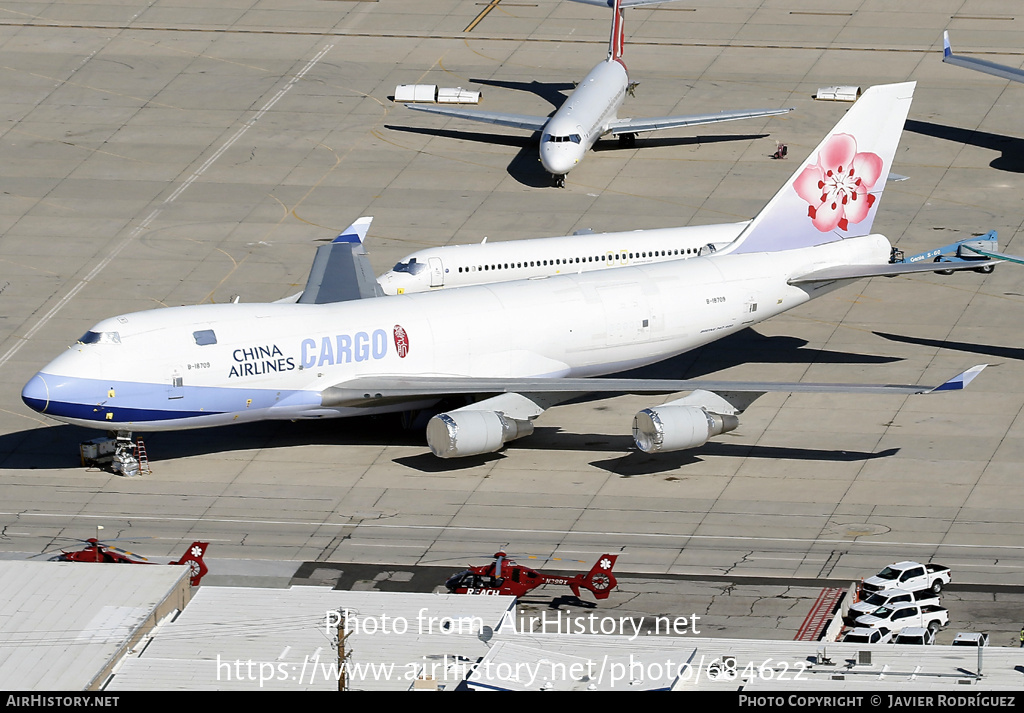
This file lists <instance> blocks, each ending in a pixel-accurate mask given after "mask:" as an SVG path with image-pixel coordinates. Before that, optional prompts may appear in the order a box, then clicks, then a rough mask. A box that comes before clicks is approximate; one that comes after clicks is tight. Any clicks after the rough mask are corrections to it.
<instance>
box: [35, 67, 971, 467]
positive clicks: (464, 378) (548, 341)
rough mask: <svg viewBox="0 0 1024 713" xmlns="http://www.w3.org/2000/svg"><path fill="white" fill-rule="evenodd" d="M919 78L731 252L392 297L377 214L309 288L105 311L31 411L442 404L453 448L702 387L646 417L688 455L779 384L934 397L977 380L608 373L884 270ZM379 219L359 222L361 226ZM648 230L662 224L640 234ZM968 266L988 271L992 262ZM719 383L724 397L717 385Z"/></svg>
mask: <svg viewBox="0 0 1024 713" xmlns="http://www.w3.org/2000/svg"><path fill="white" fill-rule="evenodd" d="M913 90H914V84H913V83H903V84H892V85H887V86H879V87H873V88H871V89H869V90H868V91H867V92H865V94H864V95H863V97H861V99H860V100H859V101H858V102H857V103H856V104H855V105H854V106H853V107H852V108H851V109H850V110H849V112H847V114H846V115H845V116H844V117H843V118H842V119H841V120H840V122H839V123H838V124H837V125H836V127H835V128H834V129H833V130H832V131H831V132H830V133H829V134H828V136H826V137H825V139H824V140H823V141H822V143H821V144H820V145H819V146H818V147H817V148H816V149H815V150H814V151H812V152H811V154H810V156H808V158H807V159H806V160H805V161H804V162H803V163H802V165H801V166H800V167H799V168H798V169H797V171H796V173H795V174H794V175H793V176H792V177H791V178H790V179H789V180H788V181H787V182H786V185H784V186H783V187H782V189H781V190H780V191H779V192H778V193H777V194H776V195H775V197H774V198H772V199H771V200H770V201H769V202H768V204H767V206H765V208H764V209H763V210H762V211H761V212H760V213H759V214H758V215H757V217H755V218H754V219H753V220H752V221H751V222H750V223H749V224H748V225H746V226H745V227H744V228H743V230H742V232H741V233H740V234H739V236H738V237H737V238H736V239H735V240H733V241H732V242H731V243H729V244H728V245H727V246H724V247H723V248H722V249H719V250H717V251H715V252H713V253H709V254H706V255H699V256H697V257H691V258H690V259H686V260H670V261H669V260H666V261H664V262H659V263H652V264H647V265H639V266H631V267H620V268H617V269H614V270H594V271H591V272H579V273H577V272H573V273H570V274H563V275H555V276H552V277H547V278H543V279H536V280H512V281H506V282H497V283H492V284H486V285H478V286H471V287H464V288H460V289H456V290H442V291H437V292H426V293H420V294H411V295H400V296H397V297H390V296H377V295H379V294H380V289H379V287H378V286H377V284H376V282H375V281H374V280H373V275H372V272H371V271H370V270H369V262H368V260H365V258H363V259H360V257H361V249H362V244H361V240H360V235H359V232H360V230H362V231H363V233H365V225H366V223H365V222H364V223H362V224H360V223H357V225H356V226H354V230H353V233H354V234H353V235H343V236H341V237H339V239H338V240H337V241H336V242H334V243H332V244H330V245H325V246H322V247H321V248H319V250H318V253H317V256H316V259H315V260H314V265H313V269H312V271H311V273H310V277H309V280H308V281H307V284H306V289H305V290H304V291H303V292H302V294H301V295H300V296H298V297H297V299H290V300H283V301H281V302H279V303H272V304H218V305H209V304H205V305H196V306H191V307H171V308H164V309H156V310H151V311H147V312H137V313H132V314H125V315H121V316H117V317H113V318H110V319H106V320H103V321H101V322H100V323H98V324H97V325H95V326H94V327H93V328H92V329H90V330H89V331H88V332H86V333H85V335H84V336H83V337H82V338H81V339H80V340H79V341H78V342H77V343H75V344H73V345H72V346H71V347H70V348H69V349H67V350H65V351H64V352H62V353H61V354H60V355H59V356H58V357H57V358H56V359H54V360H53V361H52V362H50V364H48V365H47V366H45V367H43V369H42V370H40V371H39V373H38V374H36V375H35V376H33V377H32V379H31V380H30V381H29V382H28V383H27V384H26V385H25V388H24V389H23V391H22V398H23V399H24V401H25V403H26V404H28V405H29V406H30V407H31V408H33V409H34V410H36V411H39V412H40V413H43V414H46V415H48V416H50V417H52V418H55V419H58V420H61V421H65V422H68V423H73V424H78V425H83V426H91V427H94V428H101V429H106V430H117V431H121V432H130V431H158V430H168V429H184V428H200V427H204V426H220V425H224V424H230V423H243V422H252V421H259V420H263V419H288V420H296V419H317V418H335V417H341V416H356V415H362V414H372V413H382V412H394V411H404V410H410V409H417V408H425V407H428V406H430V405H431V404H433V403H436V402H437V401H440V400H441V399H443V398H451V397H465V398H466V400H468V401H472V402H471V403H468V404H467V405H466V406H463V407H461V408H456V409H452V410H450V411H447V412H444V413H440V414H438V415H436V416H434V417H433V418H432V419H431V420H430V422H429V423H428V426H427V442H428V444H429V446H430V448H431V450H432V451H433V452H434V453H435V454H436V455H438V456H440V457H445V458H447V457H456V456H468V455H477V454H483V453H490V452H493V451H497V450H499V449H500V448H501V447H502V446H503V444H504V443H506V442H508V441H511V440H513V439H515V438H520V437H523V436H526V435H528V434H530V433H531V432H532V430H533V419H535V418H536V417H537V416H539V415H540V414H541V413H542V412H543V411H544V410H545V409H546V408H547V407H549V406H552V405H554V404H556V403H559V402H560V401H565V400H567V399H570V398H573V397H575V396H578V395H579V394H581V393H590V392H598V393H617V392H630V393H650V394H655V393H662V394H663V393H672V392H679V391H689V392H691V393H690V394H689V395H687V396H685V397H683V398H675V399H672V400H670V401H669V402H668V403H664V404H662V405H660V406H653V407H651V408H646V409H643V410H642V411H640V412H639V413H638V414H636V416H635V417H634V419H633V435H634V438H635V441H636V444H637V447H638V448H640V449H641V450H644V451H646V452H652V453H653V452H666V451H676V450H682V449H686V448H693V447H697V446H700V445H702V444H704V443H705V442H706V441H707V440H708V439H709V438H711V437H713V436H715V435H717V434H720V433H724V432H726V431H729V430H732V429H734V428H736V427H737V425H738V423H739V422H738V418H737V416H738V414H739V413H740V412H741V411H742V410H743V409H744V408H745V407H746V406H747V405H749V403H750V402H751V401H752V400H753V399H754V398H756V397H757V396H758V395H760V394H761V393H764V392H768V391H793V392H799V391H811V392H859V393H903V394H906V393H922V392H929V391H946V390H952V389H959V388H963V387H964V386H966V385H967V383H969V382H970V380H971V379H973V378H974V376H976V375H977V373H978V372H979V371H980V370H981V368H982V367H974V368H972V369H968V370H967V371H965V372H964V373H963V374H960V375H959V376H957V377H954V378H953V379H951V380H950V381H947V382H946V383H944V384H942V385H940V386H938V387H935V388H929V387H927V386H891V385H888V386H886V385H877V386H873V385H843V384H809V383H794V384H777V383H774V384H773V383H762V382H744V383H736V382H722V381H690V380H658V379H619V378H604V379H598V378H593V377H599V376H604V375H608V374H615V373H617V372H621V371H623V370H626V369H631V368H634V367H638V366H642V365H646V364H652V363H654V362H657V361H661V360H663V359H666V358H668V357H671V356H674V355H677V354H680V353H682V352H685V351H688V350H690V349H694V348H696V347H699V346H702V345H704V344H707V343H709V342H712V341H714V340H716V339H720V338H722V337H724V336H727V335H729V334H733V333H735V332H738V331H740V330H742V329H744V328H746V327H748V326H750V325H753V324H757V323H759V322H762V321H764V320H766V319H768V318H770V317H772V316H774V315H777V314H780V313H782V312H785V311H786V310H789V309H792V308H793V307H797V306H799V305H802V304H804V303H806V302H807V301H809V300H811V299H813V298H814V297H817V296H819V295H823V294H826V293H828V292H830V291H832V290H834V289H837V288H838V287H841V286H842V285H844V284H846V283H847V282H849V281H851V280H855V279H859V278H864V277H871V276H894V275H902V274H907V273H913V272H930V271H932V270H933V269H934V266H933V264H931V263H920V262H918V263H903V264H890V263H889V255H890V249H891V246H890V244H889V241H888V240H886V238H885V237H884V236H882V235H878V234H874V233H872V232H871V226H872V223H873V221H874V217H875V214H876V212H877V210H878V205H879V198H880V196H881V194H882V190H883V188H884V187H885V185H886V176H887V175H888V173H889V169H890V166H891V163H892V160H893V156H894V155H895V153H896V148H897V144H898V142H899V138H900V134H901V132H902V127H903V124H904V121H905V120H906V116H907V112H908V110H909V108H910V103H911V99H912V97H913ZM360 225H361V226H362V227H359V226H360ZM635 235H637V236H638V237H637V238H636V241H637V244H640V243H641V242H642V241H643V233H642V232H641V233H636V234H635ZM950 266H951V267H952V268H954V269H975V268H977V267H978V263H977V262H965V263H963V264H962V265H959V264H956V263H950ZM716 392H718V393H716Z"/></svg>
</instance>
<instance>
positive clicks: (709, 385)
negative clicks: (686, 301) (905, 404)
mask: <svg viewBox="0 0 1024 713" xmlns="http://www.w3.org/2000/svg"><path fill="white" fill-rule="evenodd" d="M984 368H985V365H980V366H975V367H973V368H971V369H968V370H967V371H965V372H963V373H962V374H958V375H957V376H955V377H953V378H952V379H950V380H949V381H947V382H945V383H943V384H940V385H939V386H920V385H912V384H910V385H905V384H817V383H800V382H759V381H714V380H705V379H615V378H611V379H602V378H593V379H586V378H565V379H561V378H550V379H545V378H536V377H525V378H524V377H519V378H507V379H503V378H487V377H483V378H480V377H456V376H402V375H398V374H396V375H393V376H387V375H380V376H367V377H360V378H357V379H352V380H350V381H346V382H343V383H341V384H338V385H337V386H331V387H329V388H327V389H325V390H324V391H323V392H321V395H320V396H321V404H322V406H323V407H324V408H339V407H342V406H361V405H362V406H370V405H375V404H376V403H378V402H380V401H384V400H408V399H410V398H414V397H439V396H455V395H465V394H504V393H515V394H526V395H532V394H555V393H575V394H595V393H609V394H611V393H624V394H669V393H675V392H677V391H694V390H696V389H703V390H705V391H722V392H732V393H743V392H756V393H771V392H782V393H818V394H832V393H850V394H904V395H906V394H926V393H931V392H933V391H950V390H954V389H962V388H964V387H965V386H967V384H969V383H970V382H971V380H972V379H973V378H974V377H975V376H977V375H978V373H979V372H981V370H982V369H984Z"/></svg>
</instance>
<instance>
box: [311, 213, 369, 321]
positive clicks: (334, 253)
mask: <svg viewBox="0 0 1024 713" xmlns="http://www.w3.org/2000/svg"><path fill="white" fill-rule="evenodd" d="M372 221H373V218H370V217H363V218H360V219H359V220H357V221H356V222H355V223H353V224H352V225H350V226H349V227H348V228H346V229H345V230H343V231H342V233H341V235H339V236H338V237H336V238H335V239H334V240H333V241H331V242H330V243H328V244H327V245H321V246H320V247H318V248H317V249H316V256H315V257H314V258H313V267H312V268H311V269H310V271H309V278H308V279H307V280H306V288H305V289H304V290H303V291H302V294H301V295H300V296H299V298H298V300H297V301H298V303H299V304H316V305H321V304H328V303H331V302H347V301H349V300H360V299H365V298H367V297H380V296H382V295H383V294H384V290H383V289H381V287H380V285H379V284H378V283H377V278H376V276H374V274H373V266H372V265H370V261H369V259H368V258H367V257H366V251H365V250H364V249H363V240H365V239H366V233H367V231H369V229H370V223H371V222H372Z"/></svg>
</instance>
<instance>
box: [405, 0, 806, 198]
mask: <svg viewBox="0 0 1024 713" xmlns="http://www.w3.org/2000/svg"><path fill="white" fill-rule="evenodd" d="M669 1H670V0H575V2H581V3H586V4H589V5H599V6H604V7H610V8H611V9H612V25H611V37H610V39H609V42H608V56H607V58H606V59H605V60H604V61H602V62H600V63H599V64H597V65H596V66H595V67H594V68H593V69H591V70H590V73H589V74H587V76H586V77H584V78H583V80H582V81H581V82H580V83H579V84H578V85H577V86H576V89H575V90H574V91H573V92H572V94H571V95H570V96H569V97H568V98H567V99H566V100H565V102H564V103H563V104H562V105H561V106H560V107H558V109H557V110H556V111H555V113H554V114H552V115H551V116H550V117H548V116H528V115H523V114H506V113H502V112H494V111H480V110H474V109H461V108H458V107H450V106H433V105H425V104H407V105H406V106H408V108H410V109H415V110H416V111H424V112H429V113H433V114H441V115H443V116H452V117H456V118H459V119H467V120H470V121H478V122H483V123H486V124H495V125H498V126H508V127H512V128H516V129H527V130H529V131H537V132H540V134H541V137H540V162H541V164H543V166H544V169H545V170H546V171H547V172H548V173H550V174H551V176H552V178H553V179H554V182H555V185H557V186H564V185H565V176H566V174H567V173H569V171H570V170H572V169H573V168H575V166H576V165H577V164H579V162H580V161H582V160H583V157H584V155H586V153H587V151H589V150H590V149H591V148H592V147H593V145H594V144H595V143H596V142H597V140H598V139H600V138H601V137H602V136H606V135H608V134H611V135H612V136H617V137H618V138H619V141H620V143H621V144H622V145H624V146H632V145H633V144H634V142H635V140H636V136H637V134H640V133H644V132H648V131H659V130H662V129H672V128H679V127H685V126H698V125H703V124H716V123H720V122H724V121H735V120H738V119H752V118H755V117H765V116H776V115H779V114H786V113H788V112H791V111H793V109H792V108H787V109H743V110H733V111H721V112H717V113H710V114H695V115H691V116H664V117H655V118H651V119H620V118H618V111H619V108H620V107H621V106H622V104H623V102H624V101H625V99H626V95H627V94H630V95H631V94H633V92H634V90H635V88H636V86H637V83H636V82H631V81H630V80H629V75H628V71H627V69H626V65H625V63H624V62H623V61H622V53H623V45H624V43H625V39H624V37H625V28H624V21H623V13H622V11H623V9H624V8H627V7H636V6H640V5H657V4H661V3H663V2H669Z"/></svg>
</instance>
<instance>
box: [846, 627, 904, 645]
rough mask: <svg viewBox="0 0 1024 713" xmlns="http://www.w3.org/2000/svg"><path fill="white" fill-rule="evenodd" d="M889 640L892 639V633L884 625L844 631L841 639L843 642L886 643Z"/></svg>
mask: <svg viewBox="0 0 1024 713" xmlns="http://www.w3.org/2000/svg"><path fill="white" fill-rule="evenodd" d="M890 641H892V634H891V633H890V632H889V630H888V629H886V628H884V627H879V628H877V629H869V628H866V627H858V628H856V629H851V630H850V631H848V632H846V634H845V635H844V636H843V639H842V642H843V643H844V644H888V643H889V642H890Z"/></svg>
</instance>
